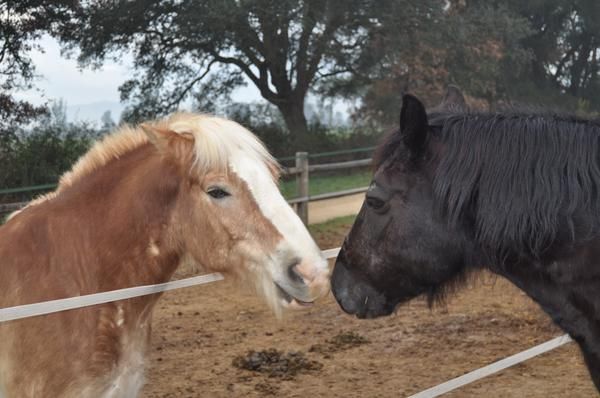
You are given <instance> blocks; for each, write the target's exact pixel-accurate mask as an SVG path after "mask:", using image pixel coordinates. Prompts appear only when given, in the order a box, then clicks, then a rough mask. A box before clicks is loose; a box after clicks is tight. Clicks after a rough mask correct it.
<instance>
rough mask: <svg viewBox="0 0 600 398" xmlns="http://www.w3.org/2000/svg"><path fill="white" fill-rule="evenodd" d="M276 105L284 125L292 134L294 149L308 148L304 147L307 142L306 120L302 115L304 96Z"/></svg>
mask: <svg viewBox="0 0 600 398" xmlns="http://www.w3.org/2000/svg"><path fill="white" fill-rule="evenodd" d="M277 107H278V108H279V111H280V112H281V115H282V116H283V120H284V121H285V125H286V127H287V128H288V130H289V131H290V134H291V135H292V139H293V144H294V145H295V148H294V149H295V150H296V151H300V150H308V148H306V147H304V146H305V145H307V143H308V140H307V138H308V135H309V133H308V122H307V121H306V116H304V98H301V99H290V100H289V101H286V102H285V103H282V104H278V105H277Z"/></svg>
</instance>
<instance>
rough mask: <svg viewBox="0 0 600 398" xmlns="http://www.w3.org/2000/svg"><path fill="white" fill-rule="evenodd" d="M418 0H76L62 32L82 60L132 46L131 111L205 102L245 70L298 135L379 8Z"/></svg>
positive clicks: (369, 33) (359, 46)
mask: <svg viewBox="0 0 600 398" xmlns="http://www.w3.org/2000/svg"><path fill="white" fill-rule="evenodd" d="M414 3H415V2H410V1H405V0H403V1H391V0H385V1H375V0H349V1H342V0H305V1H298V0H243V1H236V0H213V1H194V0H183V1H181V0H177V1H176V0H162V1H156V2H147V1H143V0H133V1H113V2H91V3H85V4H82V5H81V7H80V10H79V15H78V19H77V26H78V28H77V29H67V30H65V31H64V32H63V35H62V39H63V41H64V42H66V43H67V45H68V46H70V47H71V48H73V49H79V50H80V53H79V54H80V55H79V61H80V62H81V63H83V64H84V65H85V64H87V65H95V64H100V63H101V62H102V61H103V60H104V59H106V58H107V57H119V56H120V54H123V53H124V52H127V51H131V52H132V53H133V55H134V58H135V71H136V75H135V76H134V77H133V78H132V79H130V80H129V81H127V82H125V83H124V84H123V85H122V87H121V95H122V99H123V100H127V101H130V105H131V107H130V110H129V117H130V118H133V119H139V118H145V117H148V116H154V115H156V114H160V113H165V112H169V111H172V110H173V109H174V108H176V107H177V105H179V104H180V103H181V102H182V101H185V100H189V99H190V98H194V99H195V100H196V101H197V103H198V104H200V105H201V107H203V108H206V107H207V106H208V105H210V103H211V101H213V100H214V99H215V97H216V96H218V95H227V94H229V93H230V92H231V91H232V89H233V88H235V87H238V86H239V85H242V84H244V79H243V77H245V78H246V79H247V80H249V81H251V82H252V84H254V85H255V86H256V87H257V88H258V90H259V91H260V93H261V95H262V97H263V98H265V99H266V100H267V101H269V102H270V103H272V104H273V105H275V106H276V107H277V108H278V109H279V110H280V111H281V113H282V116H283V119H284V120H285V123H286V125H287V127H288V128H289V130H290V131H292V132H293V133H295V135H296V136H302V135H304V134H306V132H307V122H306V117H305V115H304V103H305V98H306V95H307V93H308V92H309V90H311V88H313V87H315V86H316V85H317V84H325V83H326V82H327V81H328V80H330V79H332V78H335V77H339V76H342V75H351V74H353V73H354V72H355V68H356V67H357V65H358V64H359V63H361V62H365V60H364V57H363V55H364V54H363V51H364V50H366V49H369V48H370V47H371V45H370V44H369V43H370V41H371V40H372V39H373V31H374V30H377V29H380V26H381V16H382V15H383V14H384V13H385V11H389V10H388V9H389V8H390V7H392V6H391V5H393V4H395V6H394V7H393V8H394V9H395V10H396V11H397V12H398V14H397V16H398V17H399V18H401V17H402V16H403V15H407V14H410V13H413V14H414V13H416V12H418V10H420V9H422V8H423V7H422V6H421V5H420V4H418V2H416V3H417V4H414ZM438 3H440V2H439V1H438ZM407 26H410V25H407ZM400 30H401V28H400ZM400 30H399V31H398V32H400ZM398 32H397V33H398ZM367 62H368V61H367Z"/></svg>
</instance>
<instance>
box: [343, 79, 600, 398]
mask: <svg viewBox="0 0 600 398" xmlns="http://www.w3.org/2000/svg"><path fill="white" fill-rule="evenodd" d="M450 94H451V95H450V96H449V97H454V98H458V101H454V102H453V101H452V100H451V99H449V100H448V99H447V100H446V101H445V102H443V103H442V105H441V106H439V107H437V108H436V109H435V110H433V111H430V112H429V114H427V112H426V111H425V108H424V107H423V105H422V104H421V102H420V101H419V100H418V99H417V98H415V97H413V96H411V95H406V96H404V98H403V103H402V110H401V112H400V129H399V130H398V131H396V132H394V133H393V134H391V135H390V136H388V138H387V139H386V141H385V142H384V143H383V144H382V145H381V146H380V148H379V150H378V155H377V156H376V168H375V170H376V171H375V174H374V177H373V181H372V183H371V186H370V188H369V190H368V192H367V195H366V199H365V202H364V204H363V206H362V209H361V210H360V213H359V215H358V217H357V219H356V221H355V223H354V226H353V227H352V230H351V231H350V233H349V235H348V237H347V238H346V241H345V242H344V245H343V247H342V250H341V252H340V254H339V256H338V258H337V262H336V265H335V269H334V271H333V276H332V289H333V293H334V295H335V297H336V299H337V301H338V303H339V304H340V306H341V307H342V308H343V309H344V311H346V312H348V313H350V314H355V315H356V316H358V317H359V318H373V317H378V316H383V315H388V314H390V313H392V312H393V311H394V309H395V308H396V306H397V305H398V304H399V303H402V302H405V301H407V300H409V299H411V298H413V297H416V296H418V295H423V294H424V295H427V296H428V298H429V300H430V303H431V302H434V301H435V300H436V298H438V297H439V296H440V295H443V294H444V293H445V292H446V291H447V289H448V287H449V286H455V285H456V282H460V281H462V280H464V279H465V275H466V274H467V273H469V272H470V271H472V270H477V269H481V268H487V269H489V270H491V271H492V272H494V273H496V274H499V275H502V276H504V277H506V278H507V279H509V280H510V281H511V282H512V283H514V284H515V285H516V286H518V287H519V288H520V289H522V290H523V291H525V292H526V293H527V294H528V295H529V296H531V297H532V298H533V299H534V300H535V301H537V302H538V303H539V304H540V306H541V307H542V308H543V309H544V310H545V311H546V312H547V313H548V314H549V315H550V316H551V317H552V319H553V320H554V321H555V322H556V323H557V324H558V325H559V326H560V327H561V328H562V329H564V330H565V331H566V332H568V333H569V334H570V335H571V337H572V338H573V339H574V340H575V341H576V342H577V343H578V344H579V345H580V347H581V349H582V351H583V355H584V358H585V361H586V363H587V366H588V369H589V371H590V373H591V376H592V379H593V381H594V383H595V385H596V388H600V122H598V121H591V120H582V119H578V118H575V117H572V116H560V115H551V114H541V113H538V114H528V113H518V112H507V113H471V112H468V111H466V110H463V109H461V108H462V107H463V105H464V103H463V102H462V101H463V100H462V95H461V94H460V93H457V92H456V90H453V91H451V92H450Z"/></svg>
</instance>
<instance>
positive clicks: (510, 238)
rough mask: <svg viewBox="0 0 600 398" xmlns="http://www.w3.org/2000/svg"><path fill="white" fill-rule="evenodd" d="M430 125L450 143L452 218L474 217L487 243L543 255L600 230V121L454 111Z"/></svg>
mask: <svg viewBox="0 0 600 398" xmlns="http://www.w3.org/2000/svg"><path fill="white" fill-rule="evenodd" d="M430 124H431V125H433V126H432V128H431V130H432V134H433V135H434V138H433V139H436V137H437V138H438V139H440V140H441V142H442V143H443V147H444V148H445V149H444V150H443V153H440V154H439V155H438V157H437V160H438V166H437V170H436V173H435V179H434V191H435V195H436V197H437V200H438V201H439V203H440V205H441V207H442V210H443V211H444V212H445V213H446V215H447V217H448V219H449V221H450V222H453V223H456V222H470V223H472V225H473V230H474V233H475V237H476V239H477V240H478V241H479V242H480V243H481V244H483V245H484V247H488V248H490V249H494V250H496V251H501V252H504V253H506V252H513V253H518V254H529V255H533V256H539V255H541V254H543V252H544V250H545V249H548V248H550V247H551V246H552V245H553V244H554V243H556V242H557V241H559V240H560V241H572V240H575V239H585V238H586V237H590V236H591V235H592V234H595V233H596V232H597V231H598V227H599V221H598V220H599V217H598V216H599V215H600V198H599V193H600V165H599V156H600V123H598V122H597V121H591V120H582V119H577V118H575V117H572V116H559V115H548V114H520V113H503V114H476V113H453V114H444V115H439V114H438V115H437V116H436V117H434V118H431V119H430ZM387 155H389V154H387ZM559 231H568V233H567V234H566V235H567V236H561V235H560V234H559ZM562 235H565V233H564V232H563V234H562Z"/></svg>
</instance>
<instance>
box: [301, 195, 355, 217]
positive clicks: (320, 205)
mask: <svg viewBox="0 0 600 398" xmlns="http://www.w3.org/2000/svg"><path fill="white" fill-rule="evenodd" d="M364 199H365V194H364V193H359V194H356V195H348V196H342V197H341V198H335V199H329V200H319V201H317V202H310V203H309V204H308V222H309V223H310V224H316V223H322V222H325V221H327V220H331V219H332V218H337V217H343V216H348V215H351V214H357V213H358V211H359V210H360V206H362V203H363V201H364Z"/></svg>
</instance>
